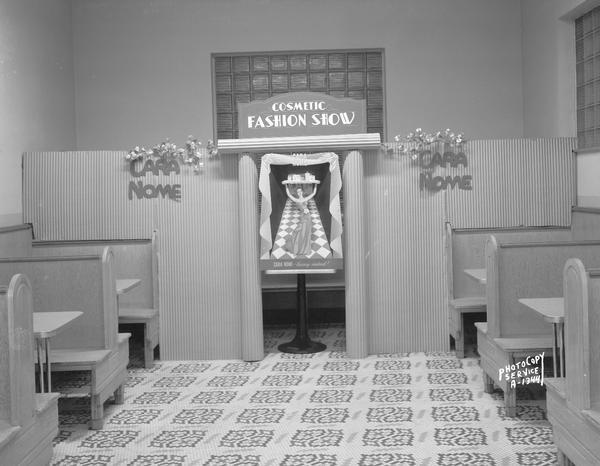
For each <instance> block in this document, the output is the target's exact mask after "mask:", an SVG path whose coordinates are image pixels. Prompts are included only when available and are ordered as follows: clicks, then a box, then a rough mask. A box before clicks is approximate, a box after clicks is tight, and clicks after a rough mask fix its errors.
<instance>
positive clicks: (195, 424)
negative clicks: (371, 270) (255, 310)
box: [51, 326, 556, 466]
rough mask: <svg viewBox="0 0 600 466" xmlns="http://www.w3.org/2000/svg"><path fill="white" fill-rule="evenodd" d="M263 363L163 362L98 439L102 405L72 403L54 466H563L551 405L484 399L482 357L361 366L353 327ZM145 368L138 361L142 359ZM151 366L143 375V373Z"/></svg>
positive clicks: (404, 357)
mask: <svg viewBox="0 0 600 466" xmlns="http://www.w3.org/2000/svg"><path fill="white" fill-rule="evenodd" d="M292 337H293V331H292V330H288V329H279V328H275V329H266V330H265V347H266V351H267V352H268V353H267V356H266V357H265V359H264V360H263V361H260V362H256V363H249V362H243V361H156V363H155V366H154V368H152V369H143V368H139V367H131V368H130V370H129V381H128V384H127V388H126V392H125V404H123V405H119V406H117V405H113V404H107V405H106V411H105V424H104V428H103V429H102V430H98V431H92V430H88V429H87V426H86V422H87V420H88V414H87V413H88V412H89V411H88V405H87V403H88V400H86V399H66V400H61V403H60V409H59V418H60V428H59V430H60V431H59V434H58V436H57V437H56V438H55V441H54V456H53V459H52V463H51V464H52V465H53V466H104V465H123V466H141V465H161V466H175V465H200V466H217V465H222V466H251V465H252V466H253V465H273V466H275V465H277V466H310V465H323V466H350V465H360V466H367V465H394V466H398V465H448V466H450V465H457V466H459V465H460V466H465V465H477V466H485V465H497V466H501V465H502V466H503V465H535V466H544V465H554V464H556V448H555V446H554V444H553V441H552V428H551V426H550V424H549V422H548V421H547V419H546V414H545V409H544V408H545V406H544V405H545V403H544V400H543V398H542V399H524V398H535V397H528V394H527V393H526V392H523V393H520V394H519V402H518V404H519V408H518V416H517V418H509V417H507V416H506V415H505V412H504V408H503V399H502V394H501V392H498V393H494V394H492V395H489V394H486V393H484V392H483V383H482V377H481V370H480V368H479V365H478V360H477V359H476V358H466V359H462V360H459V359H457V358H456V357H455V355H454V353H453V352H448V353H445V352H437V353H410V354H378V355H372V356H369V357H367V358H364V359H349V358H347V357H346V354H345V352H344V345H345V334H344V329H343V327H340V326H324V327H320V328H317V329H315V330H314V331H313V332H312V333H311V337H312V338H313V339H315V340H318V341H322V342H324V343H326V344H327V346H328V347H327V350H326V351H324V352H322V353H317V354H309V355H293V354H285V353H280V352H278V351H277V345H278V344H279V343H282V342H285V341H288V340H290V339H291V338H292ZM134 355H135V351H134ZM139 366H140V367H141V365H139Z"/></svg>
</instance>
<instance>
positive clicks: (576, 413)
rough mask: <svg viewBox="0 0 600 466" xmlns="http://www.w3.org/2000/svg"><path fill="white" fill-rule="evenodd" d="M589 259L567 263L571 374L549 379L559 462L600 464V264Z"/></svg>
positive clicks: (568, 365)
mask: <svg viewBox="0 0 600 466" xmlns="http://www.w3.org/2000/svg"><path fill="white" fill-rule="evenodd" d="M588 262H589V261H587V260H586V259H585V258H584V259H583V262H582V261H581V260H579V259H569V260H568V261H567V263H566V264H565V267H564V292H565V293H564V298H565V346H566V350H565V352H566V359H567V362H566V369H567V373H566V377H564V378H552V379H546V389H547V390H546V397H547V398H546V399H547V403H546V404H547V410H548V420H549V421H550V423H551V424H552V429H553V431H554V443H555V444H556V447H557V449H558V464H559V465H565V464H570V462H571V461H572V462H573V463H575V464H577V465H580V464H581V465H596V464H600V343H599V341H600V340H599V339H598V334H599V333H600V269H586V267H587V263H588ZM584 263H585V264H586V266H584Z"/></svg>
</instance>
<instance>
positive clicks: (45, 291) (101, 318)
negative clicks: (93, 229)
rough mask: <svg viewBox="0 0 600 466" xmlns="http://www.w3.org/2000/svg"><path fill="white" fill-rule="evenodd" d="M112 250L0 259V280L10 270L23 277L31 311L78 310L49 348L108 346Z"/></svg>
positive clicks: (112, 337) (112, 323) (113, 310)
mask: <svg viewBox="0 0 600 466" xmlns="http://www.w3.org/2000/svg"><path fill="white" fill-rule="evenodd" d="M113 260H114V259H113V252H112V250H111V249H110V248H108V247H106V248H105V249H104V251H103V253H102V255H85V256H84V255H81V256H52V257H15V258H5V259H0V283H1V282H3V281H6V280H8V277H11V276H12V275H14V274H15V273H24V274H25V275H27V277H29V279H30V281H31V284H32V288H33V310H34V312H55V311H81V312H83V315H81V316H80V317H79V318H77V319H76V320H75V321H74V322H73V323H72V324H71V325H70V326H69V328H68V330H67V331H65V332H62V333H59V334H58V335H56V336H54V337H52V348H54V349H67V348H82V349H83V348H85V349H113V348H114V347H115V345H116V342H117V328H118V321H117V319H118V317H117V305H116V302H117V296H116V289H115V275H114V271H113Z"/></svg>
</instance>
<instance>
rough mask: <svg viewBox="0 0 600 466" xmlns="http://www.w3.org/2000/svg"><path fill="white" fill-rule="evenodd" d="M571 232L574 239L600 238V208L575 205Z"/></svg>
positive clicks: (572, 212) (572, 213)
mask: <svg viewBox="0 0 600 466" xmlns="http://www.w3.org/2000/svg"><path fill="white" fill-rule="evenodd" d="M571 234H572V237H573V239H574V240H585V239H587V240H600V209H594V208H588V207H573V208H572V210H571Z"/></svg>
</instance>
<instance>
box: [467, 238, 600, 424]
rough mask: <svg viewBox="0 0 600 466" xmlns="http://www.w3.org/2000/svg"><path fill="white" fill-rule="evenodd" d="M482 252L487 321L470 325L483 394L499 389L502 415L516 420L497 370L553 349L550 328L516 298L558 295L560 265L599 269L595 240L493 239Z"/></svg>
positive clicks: (509, 390) (599, 247)
mask: <svg viewBox="0 0 600 466" xmlns="http://www.w3.org/2000/svg"><path fill="white" fill-rule="evenodd" d="M485 254H486V274H487V285H486V301H487V322H478V323H476V324H475V326H476V327H477V349H478V351H479V354H480V357H481V359H480V365H481V368H482V370H483V374H484V390H485V392H486V393H491V392H492V391H493V389H494V384H496V385H497V386H498V387H500V388H501V389H502V390H503V391H504V401H505V406H506V413H507V415H508V416H515V415H516V387H512V386H511V382H510V381H509V380H507V379H506V378H505V377H503V376H502V375H501V374H500V369H501V368H504V367H506V366H511V365H514V364H515V363H516V362H518V361H522V360H523V359H525V358H526V357H528V356H530V357H534V356H535V355H539V354H541V353H544V354H545V355H550V354H552V350H553V345H554V340H553V337H552V331H551V329H552V328H551V325H550V324H549V323H547V322H545V321H544V320H543V318H542V317H541V316H539V315H537V314H536V313H535V312H533V311H532V310H530V309H528V308H527V307H526V306H524V305H523V304H521V303H520V302H519V299H522V298H549V297H561V296H562V295H563V279H562V271H563V267H564V264H565V262H566V261H567V260H568V259H569V258H571V257H581V258H584V257H585V258H586V259H585V260H586V261H587V262H589V263H590V264H594V265H597V266H600V241H547V242H539V243H538V242H536V243H499V242H498V240H497V239H496V237H495V236H493V235H492V236H490V237H489V238H488V239H487V241H486V248H485Z"/></svg>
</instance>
